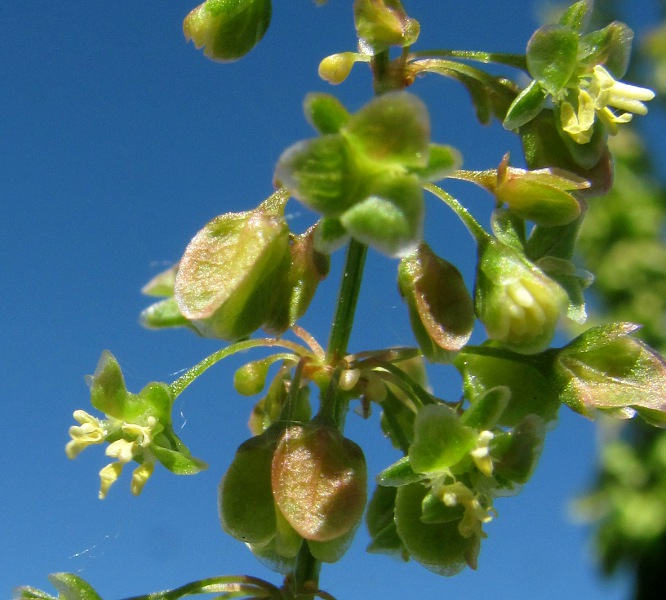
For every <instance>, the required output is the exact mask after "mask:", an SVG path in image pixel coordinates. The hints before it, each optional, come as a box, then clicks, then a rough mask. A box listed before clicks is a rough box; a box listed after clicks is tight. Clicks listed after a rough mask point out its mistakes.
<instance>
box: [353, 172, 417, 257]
mask: <svg viewBox="0 0 666 600" xmlns="http://www.w3.org/2000/svg"><path fill="white" fill-rule="evenodd" d="M423 219H424V200H423V190H422V189H421V186H420V184H419V182H418V180H417V179H416V177H414V176H409V175H397V176H394V177H386V176H384V177H382V178H381V179H379V180H377V181H376V182H374V184H373V187H372V193H371V195H369V196H367V197H365V198H364V199H363V200H361V201H360V202H357V203H356V204H354V205H353V206H352V207H351V208H349V209H348V210H346V211H345V212H344V213H343V214H342V215H341V216H340V222H341V223H342V225H343V226H344V227H345V229H346V230H347V231H348V232H349V233H350V234H351V236H352V237H353V238H355V239H356V240H358V241H359V242H362V243H364V244H368V245H369V246H372V247H373V248H375V249H377V250H379V251H380V252H383V253H384V254H388V255H389V256H396V257H397V256H404V255H405V254H407V253H409V252H411V251H412V250H413V249H414V248H415V247H416V245H417V244H418V243H419V242H420V241H421V238H422V236H423Z"/></svg>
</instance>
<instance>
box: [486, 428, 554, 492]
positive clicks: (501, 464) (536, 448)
mask: <svg viewBox="0 0 666 600" xmlns="http://www.w3.org/2000/svg"><path fill="white" fill-rule="evenodd" d="M504 435H506V436H507V438H508V439H505V440H503V443H502V444H501V451H500V452H499V453H498V456H497V457H496V453H495V449H494V447H493V444H492V442H491V455H492V456H493V473H494V474H495V475H497V476H499V477H502V478H505V479H508V480H510V481H512V482H515V483H517V484H523V483H527V482H528V481H529V479H530V477H531V476H532V473H533V472H534V469H535V468H536V465H537V463H538V461H539V457H540V456H541V451H542V450H543V441H544V438H545V436H546V427H545V424H544V422H543V419H541V417H538V416H537V415H527V416H525V417H524V418H523V419H522V420H521V421H520V422H519V423H518V424H517V425H516V426H515V427H514V429H513V430H512V431H511V432H510V433H508V434H504Z"/></svg>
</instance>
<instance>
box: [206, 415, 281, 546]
mask: <svg viewBox="0 0 666 600" xmlns="http://www.w3.org/2000/svg"><path fill="white" fill-rule="evenodd" d="M281 431H282V429H281V428H279V427H274V428H272V429H269V430H267V431H266V432H265V433H263V434H262V435H259V436H256V437H253V438H251V439H249V440H247V441H246V442H244V443H243V444H241V446H240V447H239V448H238V450H237V451H236V455H235V456H234V459H233V461H232V462H231V465H230V466H229V469H227V472H226V473H225V475H224V477H223V478H222V481H221V482H220V486H219V491H218V507H219V515H220V522H221V524H222V529H224V531H226V532H227V533H228V534H229V535H231V536H232V537H234V538H236V539H237V540H240V541H242V542H245V543H249V544H258V545H264V544H267V543H269V542H270V541H271V540H272V539H273V538H274V537H275V534H276V530H277V522H276V516H275V510H276V508H275V502H274V501H273V491H272V488H271V464H272V461H273V454H274V452H275V448H276V447H277V443H278V439H279V435H280V433H281Z"/></svg>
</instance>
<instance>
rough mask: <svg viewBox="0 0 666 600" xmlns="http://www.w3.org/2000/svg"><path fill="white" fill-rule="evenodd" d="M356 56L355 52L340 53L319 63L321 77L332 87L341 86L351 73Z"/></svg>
mask: <svg viewBox="0 0 666 600" xmlns="http://www.w3.org/2000/svg"><path fill="white" fill-rule="evenodd" d="M356 56H357V55H356V53H354V52H339V53H338V54H331V55H330V56H327V57H326V58H324V59H323V60H322V61H321V62H320V63H319V77H321V78H322V79H323V80H324V81H328V83H330V84H332V85H339V84H341V83H342V82H343V81H344V80H345V79H347V77H348V76H349V73H351V70H352V67H353V66H354V63H355V62H356Z"/></svg>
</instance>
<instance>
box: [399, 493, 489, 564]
mask: <svg viewBox="0 0 666 600" xmlns="http://www.w3.org/2000/svg"><path fill="white" fill-rule="evenodd" d="M427 493H428V489H427V488H426V487H425V486H423V485H421V484H420V483H412V484H410V485H405V486H402V487H400V488H398V491H397V495H396V503H395V523H396V530H397V533H398V535H399V536H400V539H401V540H402V543H403V544H404V546H405V549H406V550H407V552H409V554H410V555H411V556H412V557H413V558H414V559H415V560H416V561H418V562H419V563H421V564H422V565H423V566H424V567H425V568H426V569H429V570H430V571H433V572H434V573H437V574H438V575H444V576H447V577H450V576H452V575H455V574H457V573H459V572H460V571H462V570H463V569H464V568H465V567H466V566H470V567H471V568H472V569H475V568H476V564H477V557H478V554H479V549H480V539H479V537H478V536H477V535H471V536H469V537H467V538H464V537H462V536H461V535H460V532H459V531H458V523H457V522H450V523H434V524H428V523H424V522H423V521H422V510H423V500H424V499H425V497H426V494H427Z"/></svg>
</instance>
